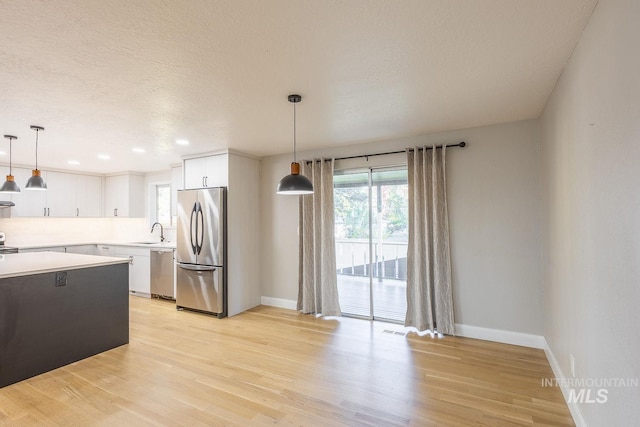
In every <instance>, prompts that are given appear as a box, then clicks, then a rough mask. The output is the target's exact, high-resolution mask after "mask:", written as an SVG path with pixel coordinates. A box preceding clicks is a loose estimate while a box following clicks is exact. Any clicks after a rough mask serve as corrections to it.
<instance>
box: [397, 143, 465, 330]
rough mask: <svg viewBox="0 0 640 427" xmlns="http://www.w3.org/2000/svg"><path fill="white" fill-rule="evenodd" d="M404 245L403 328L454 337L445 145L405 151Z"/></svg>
mask: <svg viewBox="0 0 640 427" xmlns="http://www.w3.org/2000/svg"><path fill="white" fill-rule="evenodd" d="M407 156H408V169H409V170H408V172H409V243H408V248H407V316H406V318H405V326H413V327H415V328H417V329H418V330H419V331H424V330H430V331H434V332H435V331H437V332H440V333H443V334H448V335H454V333H455V329H454V321H453V298H452V294H451V259H450V252H449V220H448V213H447V193H446V179H445V156H446V147H444V146H443V147H442V148H436V147H435V146H434V147H430V148H429V149H427V147H416V148H415V149H413V150H407Z"/></svg>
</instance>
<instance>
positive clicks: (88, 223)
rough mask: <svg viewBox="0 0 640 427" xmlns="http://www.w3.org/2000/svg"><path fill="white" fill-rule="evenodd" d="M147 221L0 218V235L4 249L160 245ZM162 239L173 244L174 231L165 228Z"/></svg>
mask: <svg viewBox="0 0 640 427" xmlns="http://www.w3.org/2000/svg"><path fill="white" fill-rule="evenodd" d="M150 230H151V227H150V226H149V222H148V220H147V219H146V218H1V219H0V231H4V232H5V233H6V236H7V241H6V245H7V246H26V245H38V244H47V245H48V244H58V243H60V244H70V243H91V242H93V243H97V242H113V241H121V242H133V241H159V240H160V230H159V229H158V228H156V230H155V231H154V232H153V234H151V233H150ZM165 237H167V239H168V240H170V241H175V228H172V229H167V228H166V227H165Z"/></svg>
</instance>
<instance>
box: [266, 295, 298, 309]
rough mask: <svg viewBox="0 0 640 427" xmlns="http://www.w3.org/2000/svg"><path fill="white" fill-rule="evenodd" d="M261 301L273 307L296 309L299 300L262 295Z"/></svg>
mask: <svg viewBox="0 0 640 427" xmlns="http://www.w3.org/2000/svg"><path fill="white" fill-rule="evenodd" d="M260 303H261V304H262V305H268V306H271V307H279V308H288V309H289V310H295V309H296V308H297V306H298V302H297V301H294V300H292V299H284V298H273V297H260Z"/></svg>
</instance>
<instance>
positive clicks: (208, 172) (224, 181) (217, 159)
mask: <svg viewBox="0 0 640 427" xmlns="http://www.w3.org/2000/svg"><path fill="white" fill-rule="evenodd" d="M228 184H229V162H228V155H227V154H217V155H214V156H205V157H198V158H195V159H187V160H185V161H184V188H185V190H188V189H194V188H208V187H226V186H227V185H228Z"/></svg>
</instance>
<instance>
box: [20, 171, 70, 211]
mask: <svg viewBox="0 0 640 427" xmlns="http://www.w3.org/2000/svg"><path fill="white" fill-rule="evenodd" d="M44 178H45V182H46V183H47V191H43V193H46V195H47V206H46V207H47V216H53V217H58V218H60V217H63V218H65V217H66V218H68V217H73V216H76V175H73V174H69V173H60V172H47V175H46V176H45V177H44ZM27 192H29V193H34V192H36V191H35V190H34V191H30V190H27Z"/></svg>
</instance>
